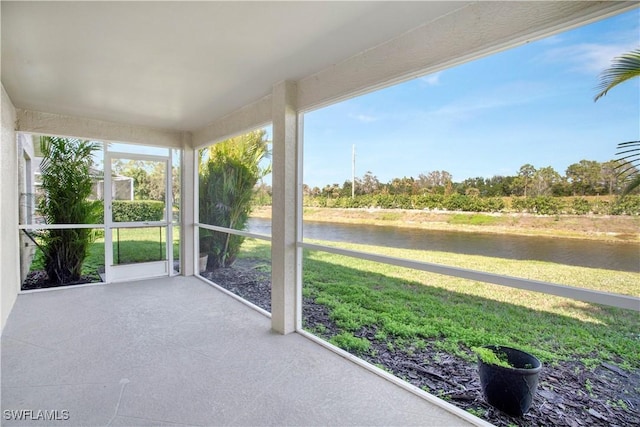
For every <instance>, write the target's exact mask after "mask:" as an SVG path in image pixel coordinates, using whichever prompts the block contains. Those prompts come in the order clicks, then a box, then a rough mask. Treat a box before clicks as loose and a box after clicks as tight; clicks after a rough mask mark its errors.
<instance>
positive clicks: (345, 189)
mask: <svg viewBox="0 0 640 427" xmlns="http://www.w3.org/2000/svg"><path fill="white" fill-rule="evenodd" d="M621 164H622V162H620V161H616V160H611V161H608V162H604V163H601V162H597V161H594V160H581V161H580V162H578V163H574V164H572V165H570V166H569V167H567V169H566V171H565V173H564V175H561V174H560V173H559V172H557V171H556V170H555V169H554V168H553V167H551V166H547V167H542V168H536V167H535V166H533V165H531V164H525V165H523V166H521V167H520V169H519V170H518V173H517V174H516V175H512V176H503V175H494V176H493V177H491V178H485V177H476V178H467V179H465V180H464V181H461V182H454V181H453V176H452V175H451V173H449V172H447V171H444V170H441V171H431V172H427V173H421V174H419V175H418V177H417V178H414V177H402V178H393V179H392V180H390V181H389V182H387V183H382V182H380V180H379V179H378V177H376V176H375V175H374V174H373V173H372V172H371V171H367V172H366V173H365V174H364V175H363V176H362V177H361V178H355V185H353V186H352V182H351V181H350V180H346V181H344V183H343V184H342V185H340V184H337V183H334V184H328V185H325V186H324V187H322V188H321V187H317V186H316V187H310V186H308V185H304V186H303V192H304V195H305V196H307V197H310V198H317V197H325V198H338V197H350V196H351V195H352V191H353V193H354V194H355V195H356V196H362V195H384V194H389V195H407V196H420V195H426V194H440V195H444V196H447V195H451V194H462V195H467V196H478V197H539V196H553V197H565V196H600V195H615V194H618V193H619V192H620V191H621V190H622V189H623V188H624V186H625V183H626V182H627V181H628V179H629V177H630V176H632V175H633V174H634V173H636V171H635V170H628V171H626V172H625V173H624V174H620V173H618V171H619V170H620V165H621ZM352 187H353V188H352ZM636 193H637V191H636Z"/></svg>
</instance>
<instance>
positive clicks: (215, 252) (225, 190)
mask: <svg viewBox="0 0 640 427" xmlns="http://www.w3.org/2000/svg"><path fill="white" fill-rule="evenodd" d="M265 136H266V132H265V131H264V130H259V131H254V132H250V133H248V134H245V135H241V136H238V137H235V138H231V139H228V140H226V141H223V142H220V143H217V144H215V145H213V146H211V147H210V148H208V149H206V150H202V151H201V156H202V158H201V163H200V164H201V166H200V167H201V169H200V203H199V206H200V222H202V223H205V224H211V225H217V226H221V227H226V228H231V229H236V230H242V229H244V227H245V225H246V223H247V220H248V218H249V213H250V211H251V205H252V200H253V197H254V194H255V187H256V184H257V183H258V181H259V180H260V179H261V178H263V177H264V176H265V175H267V174H268V173H269V172H270V171H271V167H270V165H269V166H266V167H262V161H263V159H267V158H268V157H269V155H270V153H269V147H268V143H269V141H267V140H266V138H265ZM243 241H244V237H242V236H238V235H235V234H229V233H223V232H218V231H210V230H206V229H203V228H201V229H200V243H201V252H202V253H206V254H207V255H208V256H209V258H208V262H207V268H211V269H215V268H219V267H228V266H230V265H231V264H233V262H234V261H235V259H236V256H237V254H238V252H239V250H240V245H241V244H242V242H243Z"/></svg>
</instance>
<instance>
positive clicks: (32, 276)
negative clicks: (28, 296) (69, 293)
mask: <svg viewBox="0 0 640 427" xmlns="http://www.w3.org/2000/svg"><path fill="white" fill-rule="evenodd" d="M99 281H100V278H96V277H93V276H82V277H80V279H79V280H76V281H73V282H69V283H65V284H62V285H61V284H59V283H56V282H52V281H50V280H49V276H48V275H47V273H46V272H44V271H41V270H37V271H30V272H29V273H27V277H26V278H25V279H24V282H22V290H23V291H28V290H32V289H43V288H58V287H62V286H72V285H82V284H85V283H94V282H99Z"/></svg>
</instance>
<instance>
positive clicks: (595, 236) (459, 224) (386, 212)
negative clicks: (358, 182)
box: [251, 206, 640, 242]
mask: <svg viewBox="0 0 640 427" xmlns="http://www.w3.org/2000/svg"><path fill="white" fill-rule="evenodd" d="M303 215H304V220H305V221H319V222H334V223H345V224H354V223H355V224H369V225H384V226H394V227H405V228H420V229H428V230H449V231H463V232H469V233H473V232H482V233H499V234H513V235H520V236H546V237H563V238H573V239H589V240H600V241H609V242H615V241H624V242H640V216H628V215H532V214H527V213H469V212H443V211H421V210H405V209H364V208H350V209H345V208H304V214H303ZM251 216H252V217H256V218H267V219H268V218H271V207H270V206H264V207H257V208H255V209H254V210H253V211H252V213H251Z"/></svg>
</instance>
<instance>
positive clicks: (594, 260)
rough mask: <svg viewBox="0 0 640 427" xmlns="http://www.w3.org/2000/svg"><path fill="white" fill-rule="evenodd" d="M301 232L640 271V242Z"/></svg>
mask: <svg viewBox="0 0 640 427" xmlns="http://www.w3.org/2000/svg"><path fill="white" fill-rule="evenodd" d="M247 228H248V231H251V232H254V233H261V234H271V220H268V219H261V218H251V219H250V220H249V224H248V227H247ZM303 233H304V238H306V239H318V240H328V241H333V242H350V243H359V244H364V245H374V246H386V247H394V248H401V249H418V250H420V249H422V250H433V251H442V252H453V253H458V254H468V255H484V256H490V257H496V258H506V259H517V260H539V261H550V262H554V263H558V264H566V265H575V266H581V267H593V268H602V269H606V270H618V271H632V272H640V245H639V244H637V243H628V242H598V241H592V240H579V239H566V238H554V237H537V236H536V237H530V236H513V235H502V234H493V233H465V232H456V231H439V230H422V229H410V228H397V227H391V226H376V225H366V224H338V223H327V222H312V221H305V222H304V227H303Z"/></svg>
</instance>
